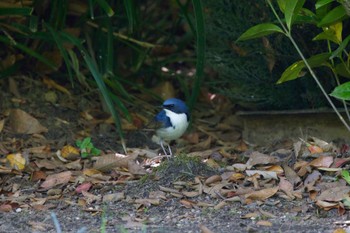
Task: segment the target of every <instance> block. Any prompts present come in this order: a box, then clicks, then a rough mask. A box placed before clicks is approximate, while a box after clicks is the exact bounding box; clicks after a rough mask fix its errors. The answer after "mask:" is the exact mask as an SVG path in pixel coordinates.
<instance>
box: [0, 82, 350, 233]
mask: <svg viewBox="0 0 350 233" xmlns="http://www.w3.org/2000/svg"><path fill="white" fill-rule="evenodd" d="M9 83H10V84H9V86H6V87H3V90H2V92H1V99H0V107H1V112H0V114H1V115H0V116H1V118H0V133H1V139H0V159H1V160H0V216H1V217H0V232H57V231H58V227H57V225H59V226H60V227H61V228H62V232H346V229H347V224H348V222H347V221H346V220H347V219H348V208H349V205H350V204H349V203H350V202H349V201H350V196H349V192H350V186H349V185H348V183H347V180H348V181H349V182H350V177H349V174H348V173H346V172H344V171H343V170H345V171H346V170H347V169H348V161H349V158H348V155H349V145H348V144H347V143H349V141H346V140H344V141H339V142H337V143H330V142H325V141H322V140H321V139H318V138H317V135H314V136H315V137H314V138H302V139H297V140H292V139H291V140H281V141H279V142H276V143H273V144H271V145H262V146H260V147H257V146H254V145H251V144H249V142H246V141H244V140H242V138H241V130H242V129H241V124H240V122H239V120H238V119H237V118H236V117H234V114H233V113H234V106H233V105H232V104H230V103H229V102H228V101H227V100H226V99H225V98H223V97H217V98H214V100H212V101H209V100H207V99H205V98H202V99H201V101H200V102H199V103H198V108H197V109H196V111H195V112H194V116H193V119H194V121H193V125H192V127H191V128H190V130H189V132H188V134H186V135H185V136H184V137H183V138H181V139H180V140H178V142H177V143H176V145H173V150H174V151H175V150H176V154H177V156H175V157H173V158H170V159H167V158H163V157H162V156H159V152H160V150H159V149H160V148H159V146H158V145H156V144H154V143H153V142H152V140H151V137H152V131H150V130H148V129H146V128H147V127H146V126H147V125H148V123H149V120H150V119H151V118H152V116H153V115H154V114H155V113H156V111H157V109H156V108H154V107H153V105H151V104H150V103H152V102H153V103H154V100H149V99H147V98H146V97H145V96H138V100H137V101H135V102H134V103H133V105H130V106H129V107H130V109H131V110H130V111H131V116H132V122H131V123H130V122H128V121H126V120H123V128H124V130H125V132H126V145H127V149H128V151H127V153H124V152H123V149H122V146H121V143H120V140H118V138H117V136H116V135H117V133H116V132H115V128H114V125H113V122H112V120H111V118H110V116H109V115H108V114H106V113H105V112H104V111H103V105H101V104H100V102H99V99H97V98H96V96H98V95H97V92H95V91H92V92H91V93H87V94H80V93H71V92H70V91H69V90H68V89H65V88H64V87H62V86H60V85H58V84H56V83H54V82H52V81H51V80H45V81H44V82H41V81H37V82H36V81H35V82H34V81H33V80H29V79H26V78H24V77H19V78H13V79H12V80H11V81H10V82H9ZM19 84H21V85H19ZM5 90H6V91H5ZM155 104H156V105H157V104H158V105H159V103H155ZM261 136H262V137H264V135H261ZM90 138H91V140H90ZM347 140H348V139H347ZM78 141H80V143H78V144H77V142H78ZM94 153H96V154H98V153H100V155H99V156H90V155H91V154H94ZM342 171H343V172H342ZM55 224H56V226H55Z"/></svg>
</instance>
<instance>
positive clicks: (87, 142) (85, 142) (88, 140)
mask: <svg viewBox="0 0 350 233" xmlns="http://www.w3.org/2000/svg"><path fill="white" fill-rule="evenodd" d="M90 144H91V137H86V138H84V140H83V142H82V144H81V148H84V149H86V148H89V145H90Z"/></svg>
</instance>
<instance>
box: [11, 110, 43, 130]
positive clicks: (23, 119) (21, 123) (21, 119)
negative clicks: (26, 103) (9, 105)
mask: <svg viewBox="0 0 350 233" xmlns="http://www.w3.org/2000/svg"><path fill="white" fill-rule="evenodd" d="M9 125H10V128H11V130H12V131H13V132H14V133H19V134H40V133H46V132H47V131H48V129H47V128H46V127H44V126H42V125H41V124H40V123H39V121H38V120H37V119H35V118H34V117H32V116H31V115H29V114H28V113H26V112H25V111H22V110H20V109H12V110H11V112H10V116H9Z"/></svg>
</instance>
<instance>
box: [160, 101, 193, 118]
mask: <svg viewBox="0 0 350 233" xmlns="http://www.w3.org/2000/svg"><path fill="white" fill-rule="evenodd" d="M163 108H164V109H168V110H170V111H172V112H175V113H178V114H179V113H185V114H186V115H188V107H187V106H186V104H185V103H184V102H183V101H182V100H179V99H176V98H171V99H167V100H166V101H164V103H163Z"/></svg>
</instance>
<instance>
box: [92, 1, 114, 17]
mask: <svg viewBox="0 0 350 233" xmlns="http://www.w3.org/2000/svg"><path fill="white" fill-rule="evenodd" d="M95 2H96V3H97V4H98V5H99V6H100V7H101V8H102V9H103V10H104V11H105V12H106V14H107V15H108V16H109V17H111V16H113V15H114V11H113V9H112V8H111V7H110V6H109V4H108V2H106V1H105V0H95Z"/></svg>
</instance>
